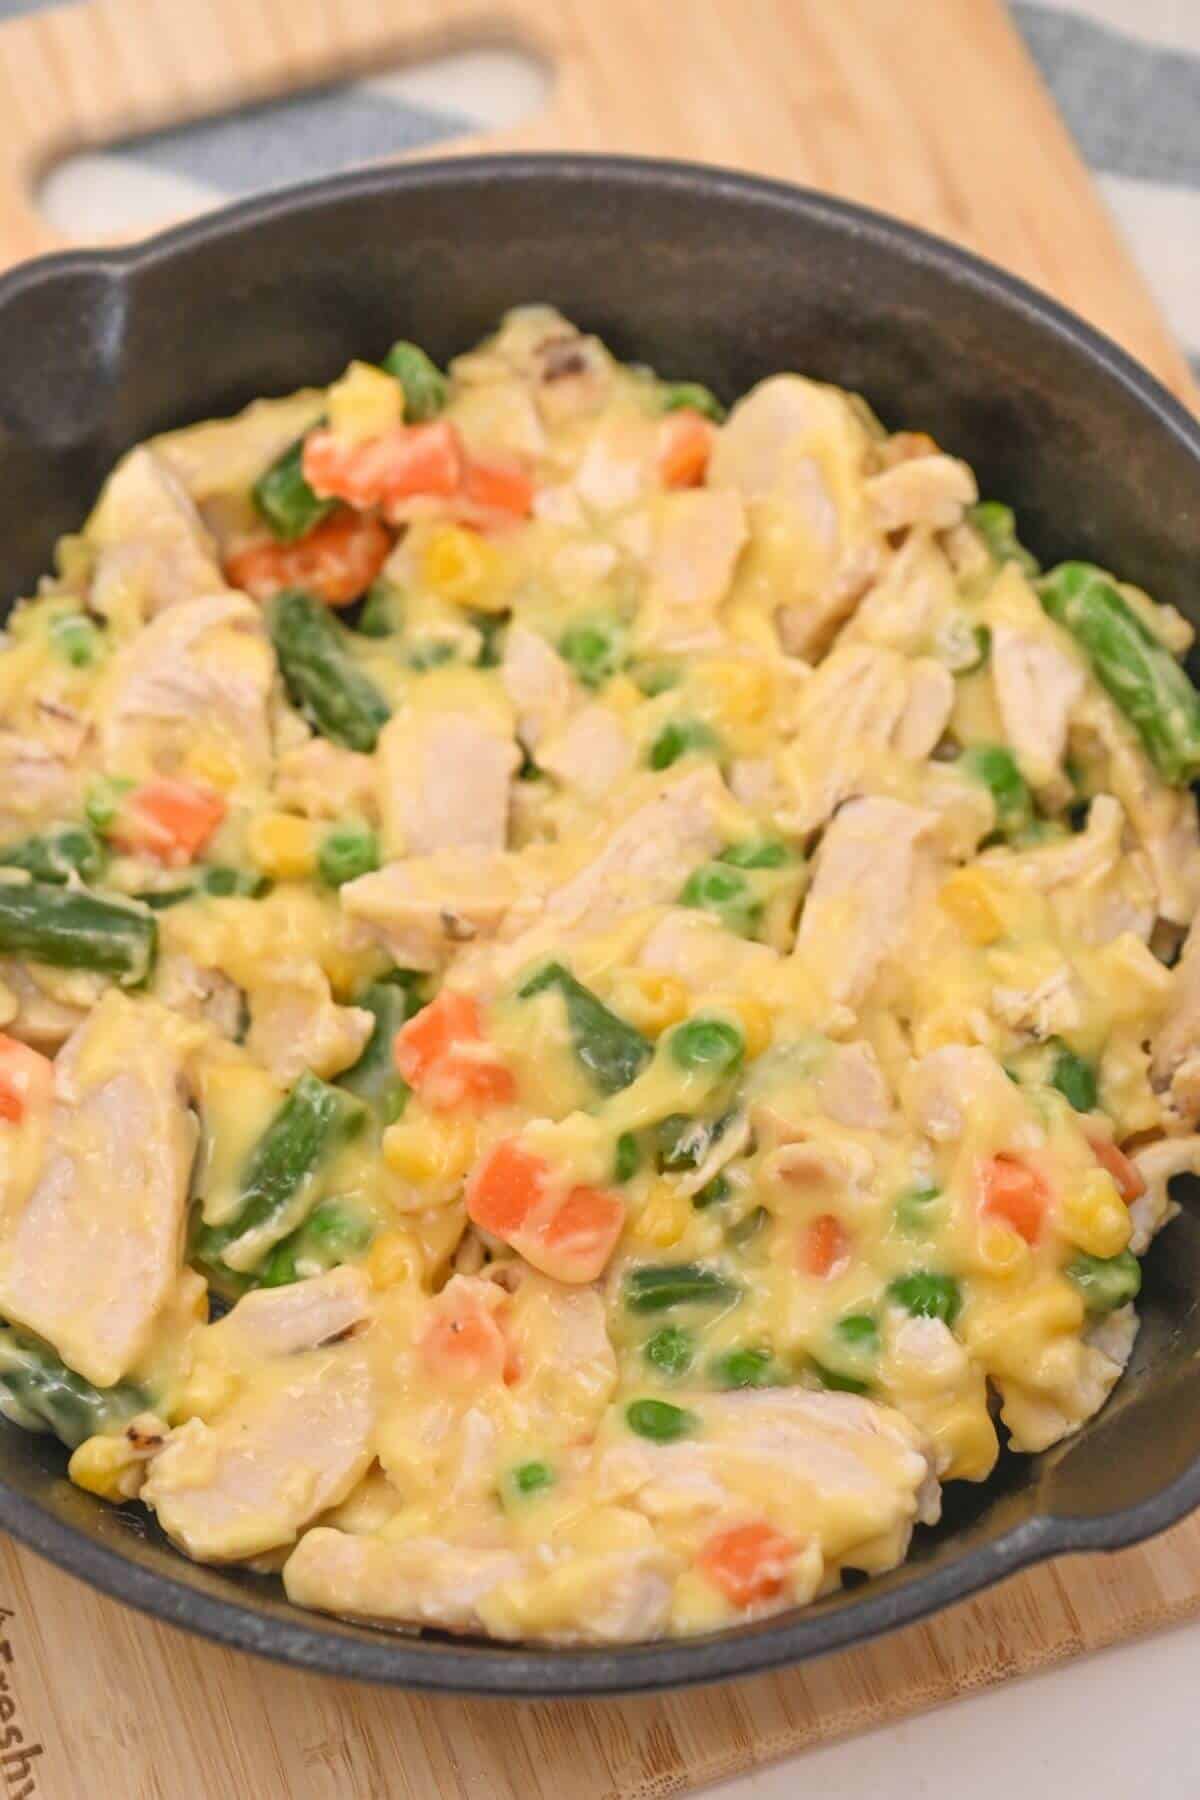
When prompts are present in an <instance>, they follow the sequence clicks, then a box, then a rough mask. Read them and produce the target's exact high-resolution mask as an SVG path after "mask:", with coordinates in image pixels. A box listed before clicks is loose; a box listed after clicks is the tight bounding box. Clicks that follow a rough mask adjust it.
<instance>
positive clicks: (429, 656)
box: [408, 638, 458, 675]
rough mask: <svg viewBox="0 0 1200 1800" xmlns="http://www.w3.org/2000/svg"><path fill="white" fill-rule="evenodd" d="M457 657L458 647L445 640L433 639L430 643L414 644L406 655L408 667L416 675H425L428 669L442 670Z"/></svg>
mask: <svg viewBox="0 0 1200 1800" xmlns="http://www.w3.org/2000/svg"><path fill="white" fill-rule="evenodd" d="M457 655H458V646H457V645H456V644H449V643H447V642H446V641H445V639H440V640H439V639H436V638H435V639H434V640H433V641H432V642H430V643H425V644H414V646H413V648H412V649H411V650H410V651H409V653H408V666H409V668H410V669H413V670H415V672H416V673H417V674H418V675H424V674H426V673H427V672H428V671H429V670H430V669H444V668H445V666H446V664H447V663H452V662H453V661H454V659H455V657H456V656H457Z"/></svg>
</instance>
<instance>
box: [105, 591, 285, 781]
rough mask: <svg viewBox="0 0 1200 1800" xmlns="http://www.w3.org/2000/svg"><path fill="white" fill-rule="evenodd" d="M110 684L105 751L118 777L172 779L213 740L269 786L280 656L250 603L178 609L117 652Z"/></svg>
mask: <svg viewBox="0 0 1200 1800" xmlns="http://www.w3.org/2000/svg"><path fill="white" fill-rule="evenodd" d="M106 682H107V685H106V688H105V694H104V701H103V705H102V707H101V709H100V712H99V715H98V716H99V717H100V720H101V725H100V744H101V755H102V760H103V764H104V767H105V768H106V769H109V770H111V771H112V772H113V773H114V774H117V775H130V774H134V775H149V774H162V775H171V774H174V773H176V772H177V770H178V768H179V766H180V764H181V762H182V760H183V757H184V755H185V754H186V752H187V751H188V750H189V749H191V748H193V747H194V745H195V743H196V741H197V737H198V736H203V735H205V734H207V735H210V736H212V737H214V738H215V739H216V740H217V741H218V742H219V744H220V747H221V749H222V750H224V751H225V752H226V753H227V754H228V753H229V752H233V753H234V754H235V755H236V757H237V760H238V762H239V763H240V765H241V769H242V772H243V775H244V777H245V778H246V779H247V780H248V781H252V782H260V783H263V784H265V783H266V782H267V781H268V780H269V779H270V774H271V756H272V744H271V721H270V700H271V694H272V689H273V687H274V684H275V656H274V653H273V651H272V649H271V646H270V643H269V641H268V639H267V635H266V628H265V626H264V624H263V618H262V613H261V611H260V609H259V608H258V607H257V606H255V604H254V602H253V601H252V600H248V599H247V598H246V597H245V595H243V594H232V593H225V594H212V595H209V596H208V597H206V598H202V599H189V600H184V601H181V602H180V603H179V604H178V605H173V606H171V607H170V608H169V610H168V611H166V612H163V613H160V614H159V616H158V617H157V618H155V619H153V620H151V622H150V623H149V624H148V625H146V626H145V627H144V628H143V629H142V630H141V631H139V632H138V634H137V635H136V637H134V638H132V639H131V640H130V642H129V643H127V644H126V645H125V647H124V648H123V649H122V650H120V651H118V652H117V654H116V656H115V657H114V658H113V660H112V663H111V666H110V668H109V671H108V674H107V678H106Z"/></svg>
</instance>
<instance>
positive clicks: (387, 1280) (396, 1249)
mask: <svg viewBox="0 0 1200 1800" xmlns="http://www.w3.org/2000/svg"><path fill="white" fill-rule="evenodd" d="M422 1269H423V1259H422V1256H421V1251H420V1247H419V1245H418V1244H417V1243H416V1242H415V1241H414V1239H413V1237H412V1234H411V1233H410V1232H407V1231H404V1230H402V1229H400V1228H399V1227H397V1228H396V1229H394V1230H392V1231H381V1232H380V1234H379V1236H378V1237H377V1238H375V1240H374V1241H373V1243H372V1244H371V1248H370V1249H369V1250H368V1251H367V1261H366V1270H367V1276H368V1279H369V1280H370V1283H371V1286H372V1287H376V1288H390V1287H403V1286H406V1285H410V1284H411V1285H415V1284H416V1283H417V1282H419V1281H420V1279H421V1274H422Z"/></svg>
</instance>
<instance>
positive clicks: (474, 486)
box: [462, 461, 533, 519]
mask: <svg viewBox="0 0 1200 1800" xmlns="http://www.w3.org/2000/svg"><path fill="white" fill-rule="evenodd" d="M462 491H463V496H464V498H465V499H466V500H468V501H470V503H471V504H472V505H473V506H478V507H482V508H483V510H484V511H485V512H489V513H496V514H498V515H501V516H505V515H506V516H508V517H510V518H513V519H527V518H528V517H529V515H530V513H531V512H532V511H533V482H532V481H531V480H530V478H529V476H528V475H527V474H526V473H525V471H524V469H522V468H521V467H520V466H519V465H518V464H517V463H511V462H473V461H471V462H468V463H467V466H466V470H465V472H464V475H463V490H462Z"/></svg>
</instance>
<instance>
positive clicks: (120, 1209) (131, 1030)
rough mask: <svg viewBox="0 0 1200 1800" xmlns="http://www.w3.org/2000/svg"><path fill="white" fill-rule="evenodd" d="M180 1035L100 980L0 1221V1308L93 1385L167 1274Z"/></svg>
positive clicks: (151, 1312)
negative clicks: (38, 1140) (42, 1134)
mask: <svg viewBox="0 0 1200 1800" xmlns="http://www.w3.org/2000/svg"><path fill="white" fill-rule="evenodd" d="M186 1041H187V1028H186V1027H181V1026H180V1024H179V1022H178V1021H177V1020H175V1019H173V1018H172V1016H171V1015H170V1014H169V1013H167V1012H166V1011H165V1009H164V1008H162V1007H161V1006H159V1005H157V1004H156V1003H155V1002H154V1001H151V1000H131V999H128V998H127V997H126V996H125V995H123V994H120V993H118V992H116V991H115V990H110V991H109V992H108V993H107V994H106V995H105V996H104V998H103V999H102V1000H101V1001H100V1002H99V1004H98V1005H97V1006H96V1008H95V1010H94V1012H92V1014H91V1015H90V1017H89V1018H88V1019H87V1021H86V1022H85V1023H84V1024H83V1025H81V1026H80V1027H79V1029H78V1031H76V1032H75V1034H74V1035H73V1036H72V1038H71V1039H70V1040H69V1042H68V1043H67V1044H66V1045H65V1046H64V1048H63V1050H62V1051H61V1053H60V1055H59V1057H58V1060H57V1062H56V1064H55V1105H54V1111H53V1114H52V1115H51V1120H50V1126H49V1133H48V1139H47V1143H46V1149H45V1155H44V1159H43V1162H42V1166H41V1172H40V1175H39V1177H38V1179H37V1182H36V1185H35V1186H34V1187H33V1191H32V1193H31V1194H30V1195H29V1197H28V1199H27V1200H26V1201H25V1202H24V1204H21V1205H20V1206H19V1207H18V1208H17V1209H16V1210H10V1209H8V1208H6V1212H5V1217H4V1219H3V1224H2V1226H0V1313H3V1315H4V1317H5V1318H8V1319H12V1320H14V1321H15V1322H16V1323H18V1324H21V1325H26V1326H28V1327H29V1329H30V1330H32V1331H36V1332H37V1333H38V1334H39V1335H40V1336H42V1337H44V1338H46V1339H47V1340H48V1341H49V1342H50V1343H52V1344H53V1345H54V1347H55V1349H56V1350H57V1351H58V1353H59V1355H60V1356H61V1357H62V1359H63V1361H64V1362H65V1363H66V1364H67V1365H68V1367H70V1368H72V1369H75V1370H77V1371H78V1373H79V1374H81V1375H83V1376H85V1377H86V1378H87V1379H88V1380H89V1381H92V1382H95V1383H96V1385H97V1386H99V1387H109V1386H111V1385H112V1384H113V1383H114V1382H117V1381H119V1380H120V1379H121V1378H122V1376H124V1375H126V1374H128V1373H129V1371H130V1370H131V1369H132V1368H133V1366H134V1365H135V1363H136V1362H137V1360H138V1358H139V1356H140V1355H141V1354H142V1353H143V1351H144V1350H145V1349H146V1347H147V1344H148V1342H149V1339H150V1335H151V1333H152V1331H153V1328H154V1323H155V1320H156V1318H157V1317H158V1315H159V1313H160V1311H161V1310H162V1308H163V1307H164V1305H165V1304H166V1302H167V1300H168V1299H169V1297H170V1295H171V1292H172V1290H173V1288H174V1285H175V1281H176V1278H177V1276H178V1274H179V1268H180V1260H181V1254H182V1248H183V1227H184V1215H185V1211H186V1205H187V1191H188V1179H189V1176H190V1173H191V1167H192V1159H193V1156H194V1153H195V1148H196V1138H197V1130H196V1121H195V1118H194V1116H193V1114H192V1113H191V1112H190V1111H189V1109H188V1102H187V1090H186V1087H185V1085H184V1078H183V1053H184V1049H185V1047H186Z"/></svg>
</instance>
